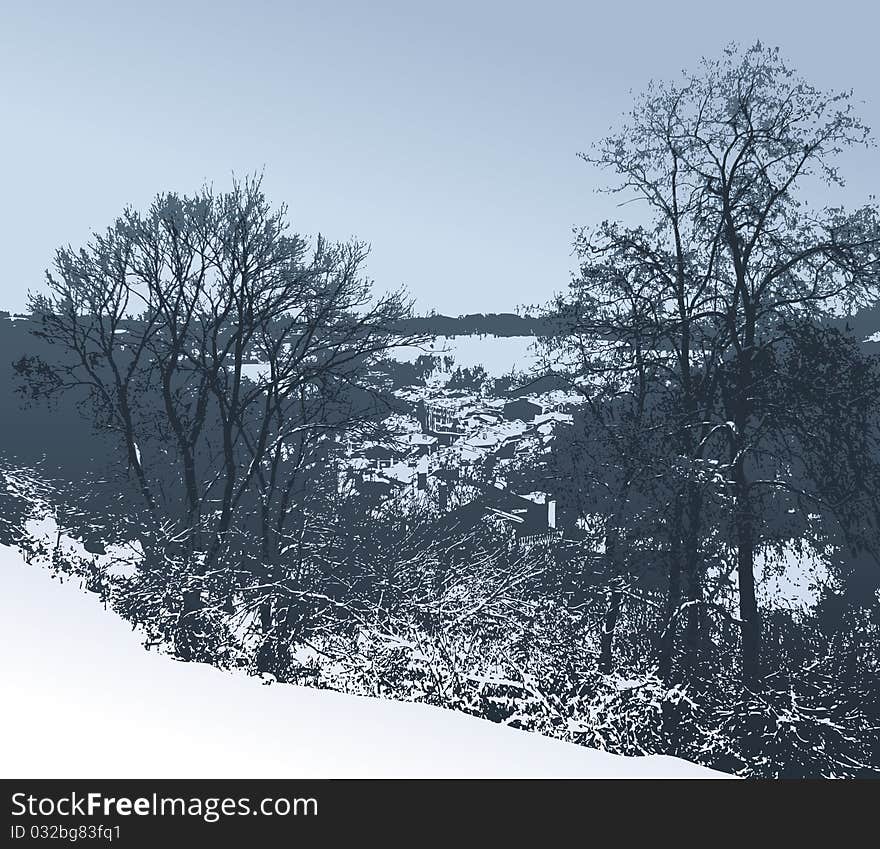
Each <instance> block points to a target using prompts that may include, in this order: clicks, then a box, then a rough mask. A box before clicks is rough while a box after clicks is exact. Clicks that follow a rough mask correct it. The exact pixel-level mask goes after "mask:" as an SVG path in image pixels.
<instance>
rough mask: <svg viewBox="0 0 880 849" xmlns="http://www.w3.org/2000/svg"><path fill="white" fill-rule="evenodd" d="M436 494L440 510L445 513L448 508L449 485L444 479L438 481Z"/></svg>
mask: <svg viewBox="0 0 880 849" xmlns="http://www.w3.org/2000/svg"><path fill="white" fill-rule="evenodd" d="M437 495H438V498H439V501H440V512H441V513H445V512H446V511H447V510H448V509H449V485H448V484H447V483H446V481H440V485H439V486H438V487H437Z"/></svg>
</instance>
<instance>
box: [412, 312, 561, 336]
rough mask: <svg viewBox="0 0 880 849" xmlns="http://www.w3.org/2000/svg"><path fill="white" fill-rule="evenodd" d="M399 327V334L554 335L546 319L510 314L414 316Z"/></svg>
mask: <svg viewBox="0 0 880 849" xmlns="http://www.w3.org/2000/svg"><path fill="white" fill-rule="evenodd" d="M398 327H399V329H400V332H401V333H425V334H430V335H432V336H476V335H486V336H547V335H552V334H553V333H554V332H555V330H554V328H553V324H552V323H551V321H550V320H548V319H546V318H543V317H534V316H529V315H517V314H516V313H512V312H501V313H472V314H469V315H459V316H449V315H440V314H434V315H424V316H413V317H412V318H408V319H404V320H403V321H401V322H400V323H399V325H398Z"/></svg>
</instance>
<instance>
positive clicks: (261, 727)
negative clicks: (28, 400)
mask: <svg viewBox="0 0 880 849" xmlns="http://www.w3.org/2000/svg"><path fill="white" fill-rule="evenodd" d="M0 580H2V586H3V592H2V594H0V652H2V660H0V662H2V664H3V673H4V675H3V677H4V697H3V699H2V702H0V723H2V727H3V728H4V729H5V731H4V739H3V741H2V747H3V757H2V761H0V762H2V767H0V770H2V776H0V777H3V778H10V777H16V778H31V777H43V778H48V777H52V778H68V777H77V778H91V777H99V776H100V777H102V778H110V777H113V778H117V777H118V778H135V777H137V778H155V777H180V778H205V777H215V778H217V777H230V778H231V777H240V778H250V777H253V778H257V777H261V778H293V777H313V778H318V777H368V776H375V777H407V776H411V777H417V776H423V777H429V776H431V777H441V776H448V777H452V776H462V777H465V776H473V777H476V776H499V777H503V776H583V777H721V774H720V773H715V772H712V771H710V770H707V769H704V768H702V767H698V766H695V765H693V764H690V763H687V762H685V761H681V760H678V759H675V758H666V757H650V758H623V757H619V756H615V755H609V754H606V753H603V752H597V751H594V750H591V749H587V748H583V747H580V746H576V745H572V744H568V743H563V742H560V741H557V740H551V739H548V738H545V737H540V736H538V735H535V734H528V733H524V732H520V731H516V730H514V729H511V728H506V727H503V726H499V725H494V724H492V723H490V722H488V721H485V720H480V719H475V718H473V717H469V716H464V715H461V714H457V713H455V712H452V711H445V710H441V709H438V708H433V707H428V706H424V705H416V704H401V703H394V702H387V701H381V700H377V699H364V698H358V697H354V696H347V695H342V694H338V693H333V692H328V691H322V690H310V689H305V688H300V687H292V686H286V685H272V686H265V685H262V684H261V683H260V682H259V681H258V680H256V679H253V678H247V677H245V676H243V675H233V674H229V673H225V672H222V671H220V670H217V669H214V668H212V667H208V666H202V665H189V664H183V663H177V662H175V661H174V660H172V659H170V658H168V657H165V656H161V655H158V654H156V653H150V652H147V651H145V650H144V649H143V648H141V646H140V643H139V641H138V637H137V636H136V635H135V634H133V633H132V632H131V630H130V629H129V628H128V626H127V625H126V624H125V623H124V622H123V621H122V620H121V619H118V618H117V617H116V616H114V615H111V614H109V613H105V612H103V611H102V610H101V608H100V606H99V604H98V602H97V600H96V597H95V596H93V595H89V594H86V593H84V592H82V591H81V590H80V589H79V587H78V586H76V585H75V584H74V583H64V584H61V583H59V581H58V580H57V579H50V577H49V574H48V573H47V572H46V571H44V570H43V569H40V568H39V567H35V566H27V565H25V564H24V563H23V561H22V560H21V558H20V557H19V555H18V553H17V552H16V551H14V550H13V549H10V548H7V547H0Z"/></svg>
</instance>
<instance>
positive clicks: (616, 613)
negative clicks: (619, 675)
mask: <svg viewBox="0 0 880 849" xmlns="http://www.w3.org/2000/svg"><path fill="white" fill-rule="evenodd" d="M622 597H623V593H621V592H620V590H619V589H616V588H612V590H611V592H610V594H609V596H608V607H607V609H606V610H605V618H604V620H603V622H602V636H601V639H600V643H599V646H600V649H599V671H600V672H601V673H602V674H603V675H608V674H610V673H611V672H612V671H613V669H614V659H613V648H614V646H613V643H614V631H615V629H616V628H617V620H618V619H619V618H620V602H621V599H622Z"/></svg>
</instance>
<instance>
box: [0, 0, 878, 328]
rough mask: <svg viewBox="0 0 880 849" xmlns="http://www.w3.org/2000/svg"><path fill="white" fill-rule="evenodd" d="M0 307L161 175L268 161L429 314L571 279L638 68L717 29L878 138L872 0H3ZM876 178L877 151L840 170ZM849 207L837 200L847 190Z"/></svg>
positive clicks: (691, 59)
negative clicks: (841, 91) (812, 88)
mask: <svg viewBox="0 0 880 849" xmlns="http://www.w3.org/2000/svg"><path fill="white" fill-rule="evenodd" d="M0 10H2V11H0V86H2V99H0V103H2V112H0V114H2V118H3V122H4V123H3V132H2V135H0V161H2V163H3V165H4V172H3V176H4V179H3V187H4V198H3V201H4V202H3V203H2V204H0V245H2V249H3V250H2V253H3V270H2V279H0V306H2V307H4V308H6V309H13V310H15V309H20V308H22V306H23V305H24V302H25V296H26V292H27V290H28V289H34V288H38V287H40V286H41V282H42V274H43V269H45V268H46V266H47V265H48V264H49V263H50V262H51V258H52V253H53V250H54V248H55V247H57V246H58V245H59V244H61V243H67V242H71V243H73V244H78V243H80V242H82V241H84V240H85V239H86V238H87V237H88V235H89V232H90V231H91V230H92V229H95V228H103V227H104V226H105V225H107V224H108V223H110V222H111V221H112V220H113V218H114V217H115V215H116V214H117V213H118V212H119V211H120V210H121V209H122V207H123V206H125V205H126V204H128V203H131V204H135V205H137V206H145V205H146V204H147V203H148V202H149V200H150V198H151V197H152V196H153V195H154V194H155V193H156V192H157V191H160V190H165V189H174V190H179V191H182V192H189V191H193V190H195V189H196V188H197V187H198V186H199V184H200V183H202V182H203V181H205V180H209V181H213V182H214V184H215V185H216V186H217V187H224V186H226V185H228V183H229V179H230V176H231V174H232V173H233V172H235V173H238V174H244V173H247V172H250V171H254V170H259V169H265V176H266V183H265V185H266V188H267V190H268V193H269V195H270V196H271V198H272V199H273V200H276V201H281V200H284V201H286V202H288V204H289V205H290V209H291V218H292V221H293V223H294V225H295V227H296V229H298V230H299V231H300V232H305V233H315V232H317V231H319V230H320V231H322V232H324V233H326V234H327V235H328V236H330V237H333V238H347V237H349V236H352V235H356V236H358V237H359V238H362V239H365V240H367V241H369V242H370V243H371V244H372V246H373V253H372V255H371V258H370V262H369V269H368V270H369V273H370V275H371V276H372V277H373V278H374V279H375V280H376V283H377V286H378V287H380V288H393V287H396V286H398V285H400V284H405V285H406V286H407V287H408V288H409V289H410V291H411V292H412V293H413V295H414V296H415V297H416V299H417V306H418V307H419V308H420V309H422V310H426V309H428V308H431V307H434V308H436V309H438V310H439V311H441V312H448V313H453V314H457V313H461V312H470V311H477V310H485V311H488V310H504V309H512V308H514V307H515V306H516V305H518V304H522V303H535V302H542V301H545V300H546V299H547V298H548V297H549V296H550V295H551V293H552V292H553V291H554V290H558V289H560V288H562V287H564V286H565V284H566V282H567V280H568V277H569V273H570V269H571V267H572V258H571V248H570V244H571V228H572V227H573V226H574V225H577V224H587V223H590V222H592V221H595V220H598V219H601V218H602V217H606V216H607V215H609V214H615V210H614V208H613V205H612V202H611V201H610V200H609V199H608V198H607V197H605V196H597V195H596V194H595V193H594V188H595V186H596V185H597V183H598V181H599V179H600V177H599V175H597V174H595V173H593V172H592V171H591V170H590V168H588V167H587V166H586V165H584V164H583V163H581V162H580V160H578V159H577V158H576V153H577V152H578V151H579V150H584V149H586V148H587V147H588V146H589V144H590V143H591V141H593V140H595V139H596V138H597V137H599V136H601V135H602V134H603V133H604V132H605V131H606V130H607V129H608V128H609V127H610V126H611V125H612V124H614V123H616V121H617V120H618V117H619V116H620V115H621V113H623V112H624V111H625V110H626V109H627V107H628V106H629V104H630V102H631V95H630V91H631V90H636V91H637V90H640V89H641V88H642V87H643V86H644V84H645V83H646V82H647V81H648V80H649V79H650V78H651V77H670V76H674V75H676V74H677V73H678V72H679V70H680V69H681V68H683V67H692V66H693V65H694V64H695V62H696V61H697V60H698V58H699V57H700V56H701V55H703V54H712V55H714V54H717V53H718V52H719V51H720V50H721V49H722V47H723V46H724V44H726V43H727V42H728V41H730V40H738V41H742V42H746V43H751V42H753V41H754V40H755V39H756V38H760V39H761V40H762V41H764V42H765V43H768V44H774V45H779V46H780V47H782V49H783V51H784V53H785V55H786V56H787V57H788V59H789V61H790V62H791V63H792V64H793V65H794V66H795V67H796V68H798V69H799V70H800V71H801V72H802V73H803V74H804V75H805V76H807V77H808V78H809V79H810V80H811V81H812V82H813V83H815V84H816V85H820V86H822V87H844V88H850V87H852V88H854V89H855V94H856V96H857V97H858V98H859V99H862V100H864V101H866V102H865V104H864V106H863V107H862V115H863V116H864V118H865V119H866V120H867V122H868V123H869V124H871V125H872V126H874V127H876V128H877V129H878V130H880V90H878V89H880V85H878V76H880V75H878V62H877V50H878V44H877V32H878V30H880V12H878V11H877V6H876V5H875V4H874V3H869V2H859V3H853V2H835V3H833V4H828V3H822V4H821V5H820V4H816V5H815V6H814V7H811V6H810V5H809V4H808V3H803V2H801V3H792V2H772V3H771V2H766V0H764V2H752V0H748V1H747V2H745V1H743V2H735V3H733V2H729V3H720V4H710V3H705V2H702V3H697V2H693V3H689V2H664V3H620V2H617V3H603V4H592V3H587V2H580V3H574V2H570V3H563V2H540V3H538V2H535V3H515V2H507V3H495V2H482V3H481V2H474V3H459V2H451V0H447V2H442V3H430V4H429V3H418V2H409V3H404V2H395V3H391V2H382V0H376V2H362V3H354V2H350V3H333V2H326V3H320V2H314V0H313V2H310V3H297V2H289V3H281V2H249V3H233V2H221V0H216V1H215V2H210V3H208V2H187V0H177V2H162V1H161V0H150V2H139V3H133V2H124V0H120V2H114V3H109V2H107V3H102V2H87V0H86V1H85V2H84V0H77V2H38V0H33V2H27V1H26V0H19V2H17V3H14V2H11V0H2V2H0ZM846 165H847V166H848V167H847V172H848V174H849V176H850V185H849V187H848V190H847V194H848V195H851V196H852V197H851V200H852V201H853V202H859V201H861V200H864V198H865V197H866V196H867V195H868V194H870V193H872V192H877V187H878V184H880V180H878V177H880V151H877V150H873V151H869V152H867V153H858V154H854V155H853V156H851V157H849V161H848V162H847V163H846ZM848 199H849V198H848Z"/></svg>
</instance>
